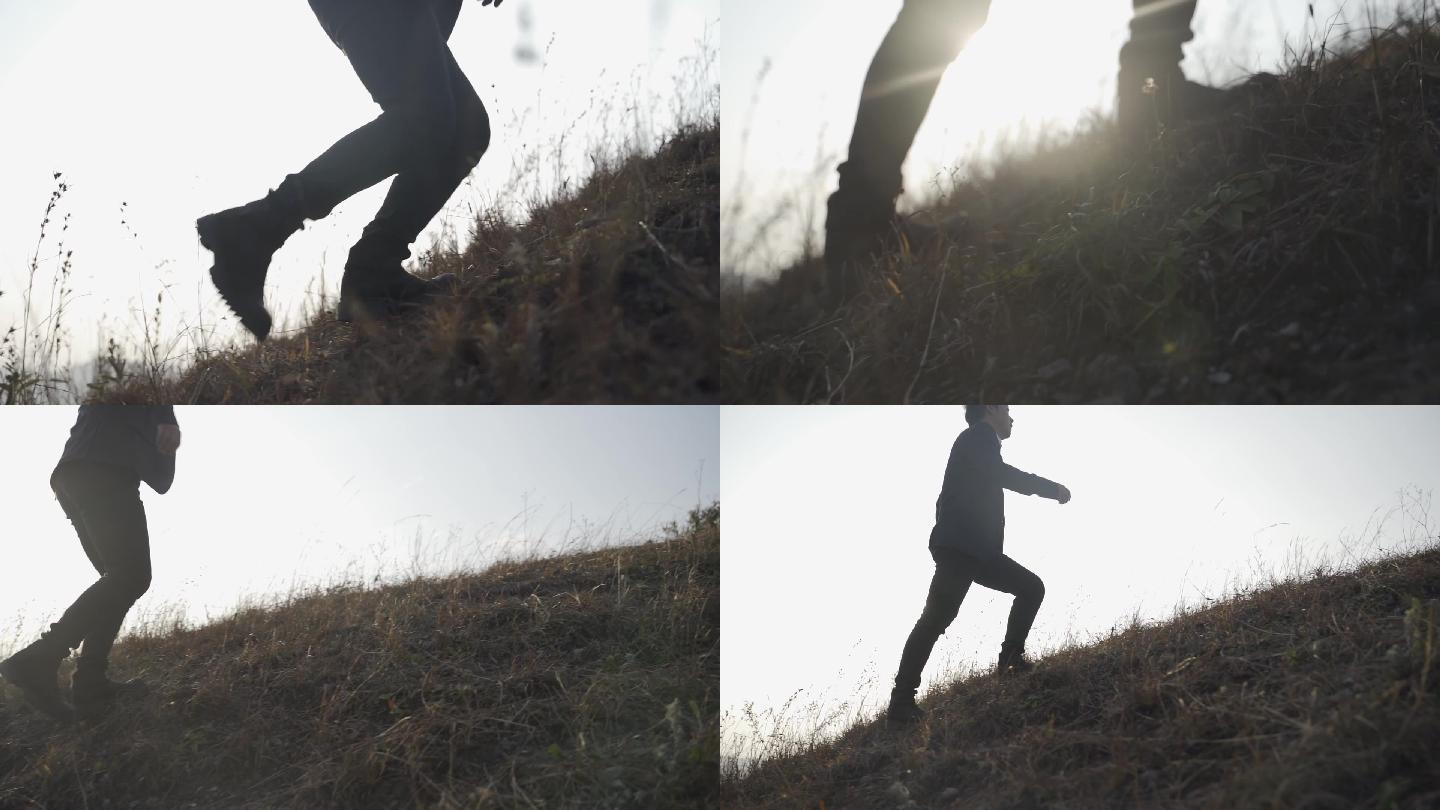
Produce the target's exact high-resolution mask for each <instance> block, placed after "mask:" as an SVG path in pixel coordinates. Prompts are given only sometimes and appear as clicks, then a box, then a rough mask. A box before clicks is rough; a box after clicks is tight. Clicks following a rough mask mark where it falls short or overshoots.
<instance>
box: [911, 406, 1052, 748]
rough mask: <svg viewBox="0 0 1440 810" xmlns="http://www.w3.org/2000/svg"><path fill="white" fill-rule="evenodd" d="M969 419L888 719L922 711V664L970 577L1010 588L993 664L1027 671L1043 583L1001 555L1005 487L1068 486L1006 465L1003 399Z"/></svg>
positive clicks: (938, 509)
mask: <svg viewBox="0 0 1440 810" xmlns="http://www.w3.org/2000/svg"><path fill="white" fill-rule="evenodd" d="M965 422H966V423H967V424H968V425H969V427H967V428H965V430H964V431H963V432H962V433H961V434H960V437H959V438H957V439H956V440H955V444H954V446H952V447H951V448H950V460H949V462H947V463H946V465H945V483H944V485H943V486H942V487H941V489H940V498H939V500H937V501H936V502H935V528H934V529H932V530H931V531H930V556H931V557H932V558H933V559H934V560H935V576H934V577H933V578H932V579H931V580H930V593H929V595H928V596H927V597H926V598H925V610H924V611H923V612H922V613H921V614H920V620H919V621H918V622H916V623H915V629H913V630H911V631H910V637H909V638H908V639H906V641H905V650H904V652H903V653H901V655H900V669H899V671H898V672H896V674H895V688H894V690H892V691H891V693H890V712H889V721H890V722H891V723H912V722H914V721H916V720H919V719H920V718H921V717H923V716H924V712H923V711H921V709H920V707H919V706H917V705H915V690H916V689H919V688H920V672H921V670H923V669H924V668H925V662H926V661H927V660H928V659H929V658H930V651H931V650H932V649H934V647H935V640H936V639H938V638H940V634H941V633H943V632H945V628H947V627H949V626H950V622H952V621H954V620H955V616H956V614H958V613H959V612H960V603H961V602H962V601H964V599H965V594H966V593H967V592H969V590H970V584H971V583H972V582H978V583H980V584H981V585H984V586H985V587H987V588H991V589H993V590H997V591H1001V592H1003V593H1010V594H1014V595H1015V602H1014V603H1013V604H1012V605H1011V606H1010V621H1009V623H1008V624H1007V625H1006V628H1005V641H1004V644H1003V645H1002V646H1001V648H1000V659H999V662H998V664H997V668H996V671H997V672H998V673H1000V674H1007V673H1012V672H1024V671H1027V670H1029V669H1030V668H1031V666H1032V665H1031V663H1030V662H1029V661H1027V660H1026V659H1025V637H1026V636H1028V635H1030V626H1031V625H1032V624H1034V623H1035V614H1036V613H1037V612H1039V610H1040V602H1041V600H1043V599H1044V598H1045V583H1043V582H1041V581H1040V577H1037V576H1035V574H1033V573H1031V572H1030V571H1029V570H1027V569H1026V568H1025V567H1024V566H1022V565H1020V563H1017V562H1015V561H1014V560H1012V559H1010V558H1009V557H1007V556H1005V492H1004V490H1007V489H1008V490H1010V491H1012V492H1019V493H1021V494H1024V495H1040V496H1042V497H1045V498H1051V499H1054V500H1057V501H1059V502H1060V503H1066V502H1067V501H1069V500H1070V490H1068V489H1066V488H1065V487H1063V486H1061V485H1060V484H1057V483H1055V482H1054V481H1050V480H1047V479H1045V478H1041V477H1040V476H1038V475H1031V474H1030V473H1027V472H1021V471H1020V470H1017V469H1015V468H1014V467H1011V466H1010V465H1009V464H1006V463H1005V461H1004V459H1002V458H1001V457H1000V442H1001V440H1003V439H1008V438H1010V429H1011V426H1012V425H1014V420H1013V419H1011V418H1010V408H1009V407H1008V406H1005V405H999V406H994V405H991V406H986V405H968V406H966V408H965Z"/></svg>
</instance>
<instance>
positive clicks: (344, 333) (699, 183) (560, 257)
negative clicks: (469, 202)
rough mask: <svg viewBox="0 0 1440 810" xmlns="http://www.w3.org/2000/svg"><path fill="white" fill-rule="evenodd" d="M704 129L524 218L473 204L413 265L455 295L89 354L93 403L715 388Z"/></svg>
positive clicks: (712, 145) (621, 164)
mask: <svg viewBox="0 0 1440 810" xmlns="http://www.w3.org/2000/svg"><path fill="white" fill-rule="evenodd" d="M719 184H720V129H719V124H718V122H711V123H710V124H707V125H695V126H686V127H684V128H683V129H682V130H681V131H680V132H678V133H676V134H675V135H674V136H672V137H671V138H669V139H668V140H667V141H666V142H665V144H664V145H662V146H661V147H660V148H659V149H658V150H657V151H656V152H655V153H654V154H648V155H632V156H630V157H628V158H625V159H623V160H621V161H618V162H616V163H615V165H611V166H602V167H600V168H598V169H597V170H596V172H595V174H594V175H593V176H592V177H591V178H590V180H589V181H588V182H587V183H586V184H585V185H584V186H583V187H582V188H581V189H580V190H579V191H578V192H575V193H573V194H570V195H567V196H563V197H561V198H559V199H556V200H554V201H551V202H549V203H547V204H545V205H542V206H539V207H537V208H535V210H533V211H532V212H531V216H530V219H529V220H528V221H527V222H525V223H524V224H514V223H510V222H506V221H502V220H499V219H496V218H494V217H493V216H489V215H481V216H480V218H479V219H478V220H477V221H476V222H475V223H474V224H473V226H472V228H471V233H470V239H469V243H468V245H467V246H466V247H465V248H463V249H458V248H456V249H449V250H445V249H441V250H437V251H432V252H431V253H427V254H425V255H424V256H423V257H422V258H421V260H420V262H419V264H420V268H419V271H418V275H420V276H422V277H430V276H433V275H436V274H438V273H442V272H453V273H455V274H456V275H457V276H459V278H460V291H459V292H458V293H457V294H456V295H455V296H454V297H453V298H451V299H449V300H445V301H442V302H440V303H439V304H438V305H436V306H434V307H432V308H430V309H429V310H428V311H426V312H425V313H423V314H420V315H417V316H415V317H412V318H408V319H400V320H394V321H389V322H384V323H368V324H356V325H355V326H353V327H352V326H351V325H349V324H342V323H339V322H337V321H336V320H335V318H334V312H333V307H326V306H322V307H321V311H320V312H319V313H317V314H315V315H314V316H313V317H312V318H311V319H310V321H309V322H308V323H306V324H304V325H303V326H301V327H300V328H299V329H298V330H295V331H293V332H290V333H287V334H283V335H278V334H277V335H274V336H272V337H271V338H270V339H269V340H267V341H266V342H264V343H262V344H259V345H247V346H245V347H243V348H231V349H225V350H221V351H217V352H211V353H202V354H201V356H199V357H198V358H197V359H196V360H195V361H194V362H193V363H192V364H190V365H189V366H188V367H186V368H184V369H181V370H179V371H178V372H168V371H167V372H166V373H164V374H162V375H158V376H157V375H154V374H150V375H136V374H133V373H132V374H126V370H125V364H124V362H123V360H120V359H119V358H116V357H114V356H113V349H112V356H111V357H109V358H106V357H102V358H101V359H100V361H99V365H100V370H99V374H98V376H97V382H96V383H95V384H93V385H92V393H91V394H90V398H91V399H93V400H94V401H100V402H108V403H144V402H164V403H202V404H207V403H227V404H229V403H235V404H288V403H317V402H323V403H440V402H464V403H491V402H519V403H535V402H546V403H549V402H572V403H588V402H641V403H650V402H664V403H693V402H714V401H717V399H718V390H719V387H718V386H719V381H718V378H717V370H716V369H715V354H716V350H717V346H718V341H719V337H718V336H719V329H718V323H717V322H718V317H719V316H718V313H719V275H718V266H719V260H720V248H719V244H720V242H719V238H720V207H719V195H720V192H719V187H720V186H719Z"/></svg>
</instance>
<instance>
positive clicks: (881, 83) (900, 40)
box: [825, 0, 990, 286]
mask: <svg viewBox="0 0 1440 810" xmlns="http://www.w3.org/2000/svg"><path fill="white" fill-rule="evenodd" d="M989 9H990V3H989V0H906V2H905V4H904V5H903V6H902V7H901V9H900V14H899V16H898V17H896V19H895V22H894V24H892V25H891V27H890V30H889V32H888V33H887V34H886V35H885V39H884V40H882V41H881V43H880V48H879V50H878V51H876V53H875V57H874V60H873V61H872V62H871V63H870V68H869V71H868V72H867V73H866V76H865V82H864V85H863V87H862V89H861V93H860V107H859V110H858V111H857V113H856V116H855V128H854V130H853V132H852V134H851V136H850V148H849V153H848V156H847V159H846V161H845V162H844V163H842V164H840V167H839V175H840V182H839V187H838V189H837V190H836V191H835V193H834V194H832V195H831V196H830V199H829V202H828V205H827V211H826V221H825V261H826V266H827V271H828V272H829V274H830V277H831V278H830V280H831V282H832V283H836V284H841V285H842V286H844V281H845V279H844V278H843V275H844V273H845V271H846V270H847V269H848V268H850V266H851V265H853V264H854V263H856V262H859V261H863V260H864V259H865V258H867V257H868V255H869V254H870V253H871V252H873V251H874V250H876V249H877V248H879V247H880V245H881V243H882V241H883V239H884V237H885V233H886V231H887V230H889V229H890V228H891V227H892V220H893V218H894V216H895V198H896V197H897V196H898V195H899V194H900V191H901V171H900V169H901V166H902V164H903V163H904V162H905V156H906V154H907V153H908V152H909V151H910V146H911V144H913V143H914V141H915V134H916V133H917V132H918V131H919V129H920V124H921V122H922V121H924V119H925V114H926V112H927V111H928V110H929V109H930V102H931V101H932V100H933V99H934V97H935V89H936V87H938V86H939V84H940V78H941V76H943V75H944V73H945V69H946V68H947V67H948V66H949V65H950V63H951V62H953V61H954V60H955V57H956V56H957V55H958V54H959V53H960V50H961V48H962V47H963V46H964V44H965V41H966V40H967V39H969V37H970V36H971V35H973V34H974V33H975V32H976V31H978V30H979V29H980V26H981V25H983V24H984V22H985V18H986V16H987V15H988V14H989Z"/></svg>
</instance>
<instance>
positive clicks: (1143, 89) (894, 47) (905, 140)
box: [825, 0, 1223, 300]
mask: <svg viewBox="0 0 1440 810" xmlns="http://www.w3.org/2000/svg"><path fill="white" fill-rule="evenodd" d="M1133 2H1134V16H1133V18H1132V19H1131V22H1130V40H1129V42H1127V43H1126V44H1125V45H1124V47H1122V48H1121V49H1120V72H1119V79H1118V87H1117V98H1116V109H1117V115H1118V118H1119V123H1120V127H1121V130H1122V132H1126V133H1129V134H1131V135H1136V134H1144V133H1145V132H1146V131H1147V128H1148V127H1150V126H1152V125H1154V124H1156V123H1160V122H1162V121H1169V120H1174V119H1178V118H1184V117H1188V116H1191V115H1195V114H1198V113H1200V112H1203V111H1205V110H1207V109H1211V108H1213V107H1215V106H1216V105H1217V103H1218V99H1219V98H1220V97H1221V96H1222V95H1223V93H1222V91H1220V90H1218V89H1215V88H1212V87H1205V86H1203V85H1199V84H1195V83H1193V82H1189V81H1187V80H1186V79H1185V75H1184V73H1183V72H1181V70H1180V62H1181V60H1182V59H1183V58H1184V55H1183V53H1182V52H1181V46H1182V45H1183V44H1184V43H1186V42H1188V41H1189V40H1190V39H1192V38H1193V37H1194V34H1193V33H1192V32H1191V31H1190V21H1191V18H1192V17H1193V16H1194V14H1195V4H1196V0H1133ZM989 11H990V0H905V2H904V5H903V6H902V7H901V9H900V16H899V17H897V18H896V20H895V23H894V24H893V25H892V26H891V27H890V32H889V33H888V34H887V35H886V36H885V39H884V40H883V41H882V42H881V44H880V50H879V51H878V52H876V54H875V59H874V61H873V62H871V63H870V70H869V72H868V73H867V74H866V76H865V84H864V87H863V89H862V90H861V95H860V109H859V112H858V113H857V114H856V116H855V130H854V133H853V134H852V135H851V137H850V152H849V156H848V159H847V160H846V161H845V162H844V163H842V164H840V169H839V173H840V185H839V188H838V189H837V190H836V191H835V193H834V194H832V195H831V196H830V200H829V204H828V209H827V212H826V220H825V264H826V271H827V274H828V282H827V283H828V285H829V286H830V293H831V295H832V296H833V297H834V298H836V299H837V300H839V299H843V298H844V297H845V295H846V293H847V291H848V290H847V288H848V287H849V286H850V284H851V283H852V280H853V275H854V273H856V272H857V271H859V270H860V269H861V268H862V267H863V266H864V262H865V261H866V260H867V259H868V258H869V257H870V256H871V255H872V254H875V253H877V252H882V251H884V250H886V249H887V248H889V247H893V240H894V237H895V234H896V233H897V232H901V233H905V235H906V237H907V239H909V241H910V242H912V243H914V242H916V241H917V240H920V241H923V240H924V239H926V238H929V237H930V236H932V235H933V231H931V229H925V228H922V226H920V225H919V224H918V223H913V222H904V221H900V220H898V219H896V216H895V198H896V197H898V196H899V194H900V192H901V190H902V189H901V174H900V167H901V164H902V163H904V161H905V155H906V153H908V152H909V151H910V146H911V144H912V143H914V141H915V133H916V132H917V131H918V130H919V129H920V123H921V121H923V120H924V118H925V113H926V111H927V110H928V109H929V108H930V102H931V100H932V99H933V98H934V96H935V88H936V87H937V86H938V85H939V84H940V77H941V76H942V75H943V74H944V73H945V69H946V67H948V66H949V65H950V63H951V62H953V61H954V60H955V57H956V56H958V55H959V53H960V50H961V48H962V47H963V46H964V45H965V42H966V40H968V39H969V38H970V37H971V36H972V35H973V34H974V33H975V32H976V31H978V30H980V26H981V25H983V24H984V23H985V18H986V16H988V14H989Z"/></svg>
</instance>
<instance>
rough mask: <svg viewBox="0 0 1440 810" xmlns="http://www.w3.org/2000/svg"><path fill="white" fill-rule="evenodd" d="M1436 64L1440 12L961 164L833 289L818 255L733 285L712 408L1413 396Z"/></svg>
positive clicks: (1428, 236)
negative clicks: (1215, 90)
mask: <svg viewBox="0 0 1440 810" xmlns="http://www.w3.org/2000/svg"><path fill="white" fill-rule="evenodd" d="M1437 78H1440V35H1437V32H1436V29H1435V27H1434V19H1433V10H1431V11H1430V16H1429V18H1428V19H1426V18H1424V17H1419V16H1417V17H1413V18H1409V19H1402V20H1401V22H1399V23H1397V24H1396V25H1395V26H1394V27H1392V28H1390V29H1387V30H1383V31H1376V32H1374V33H1373V34H1371V33H1370V32H1364V33H1363V34H1360V35H1357V36H1355V37H1351V38H1348V39H1345V40H1344V41H1343V42H1339V43H1336V42H1328V43H1325V42H1322V43H1318V44H1316V45H1315V46H1314V47H1312V48H1311V49H1309V50H1307V51H1305V52H1301V53H1297V54H1295V55H1293V57H1292V58H1291V59H1290V63H1289V66H1288V68H1287V70H1286V71H1285V72H1284V74H1283V75H1280V76H1263V77H1256V78H1253V79H1251V80H1249V81H1247V82H1246V83H1244V84H1241V85H1239V86H1236V87H1234V88H1232V89H1231V92H1230V94H1229V96H1230V98H1229V102H1228V106H1227V107H1226V109H1225V110H1224V112H1223V113H1220V114H1218V115H1216V116H1214V117H1212V118H1209V119H1206V120H1203V121H1197V122H1194V123H1192V124H1189V125H1185V126H1179V127H1175V128H1172V129H1169V130H1165V131H1162V132H1161V133H1160V134H1159V135H1158V136H1157V137H1156V138H1154V139H1153V140H1151V141H1148V142H1145V143H1142V144H1139V145H1135V146H1125V145H1123V144H1122V143H1121V142H1120V138H1119V137H1118V136H1117V134H1116V132H1115V128H1114V126H1113V124H1111V123H1109V122H1098V123H1096V124H1095V125H1094V126H1093V127H1091V128H1089V130H1088V131H1085V132H1083V133H1081V134H1080V135H1077V136H1076V137H1074V138H1073V139H1069V140H1064V141H1054V142H1051V143H1049V144H1046V145H1042V146H1041V147H1040V148H1039V149H1038V151H1037V152H1035V153H1034V154H1028V155H1023V156H1012V157H1009V158H1005V159H1002V160H1000V161H999V162H998V163H997V164H995V165H994V166H992V167H990V168H988V169H986V170H984V171H982V172H979V173H978V174H976V175H974V176H971V177H967V178H962V179H960V180H958V181H957V182H956V184H955V185H954V186H953V187H952V188H951V189H950V191H949V192H948V193H947V194H946V195H945V196H944V197H943V198H941V199H938V200H935V201H934V202H933V204H932V206H931V207H930V208H928V209H927V210H925V211H922V212H919V213H917V214H915V215H913V216H914V219H916V220H917V221H919V222H921V223H929V224H938V225H939V226H940V227H941V229H942V231H943V236H941V237H939V238H934V237H925V241H923V242H921V241H916V242H905V241H902V240H901V239H900V238H899V237H896V238H895V240H894V241H895V243H896V245H897V247H895V248H894V249H892V250H891V251H890V252H889V253H888V254H886V255H882V256H878V257H876V258H875V260H874V261H873V264H872V266H871V267H869V268H868V269H867V270H866V272H865V273H864V274H863V276H864V277H863V279H862V280H861V282H860V288H859V292H858V294H857V295H856V296H855V297H853V298H852V299H851V300H849V301H848V302H846V303H844V304H842V305H839V306H838V307H837V306H833V305H831V304H830V303H828V302H827V299H826V297H825V296H824V295H823V294H822V289H821V288H822V282H823V276H824V272H823V269H822V265H821V261H820V260H819V259H818V258H810V259H806V260H803V261H801V262H799V263H798V264H796V265H795V266H793V267H790V268H788V269H786V270H784V271H783V272H782V273H781V274H780V276H779V277H778V278H777V279H776V280H775V281H773V282H751V281H747V282H744V283H742V282H741V281H740V280H738V279H736V280H733V283H729V281H730V280H727V284H726V288H725V292H724V301H723V306H722V310H723V326H722V336H721V342H722V350H721V357H722V358H723V360H722V381H723V383H722V384H723V385H724V389H725V392H726V397H727V400H728V401H740V402H760V403H765V402H786V403H791V402H798V403H816V402H850V403H873V402H965V401H978V400H979V399H980V398H981V397H982V396H984V397H988V398H989V400H987V401H1004V400H1007V399H1008V400H1009V401H1024V402H1079V401H1111V402H1129V403H1135V402H1320V401H1323V402H1356V401H1365V402H1390V401H1420V400H1428V399H1430V398H1432V396H1433V393H1434V392H1435V391H1436V390H1437V387H1440V244H1437V233H1436V229H1437V224H1436V223H1437V222H1440V129H1437V128H1436V125H1435V121H1436V120H1437V119H1440V93H1437V91H1436V90H1437V88H1436V87H1435V86H1434V85H1435V84H1436V81H1437ZM1019 92H1023V91H1019Z"/></svg>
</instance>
